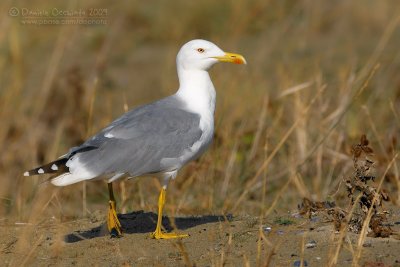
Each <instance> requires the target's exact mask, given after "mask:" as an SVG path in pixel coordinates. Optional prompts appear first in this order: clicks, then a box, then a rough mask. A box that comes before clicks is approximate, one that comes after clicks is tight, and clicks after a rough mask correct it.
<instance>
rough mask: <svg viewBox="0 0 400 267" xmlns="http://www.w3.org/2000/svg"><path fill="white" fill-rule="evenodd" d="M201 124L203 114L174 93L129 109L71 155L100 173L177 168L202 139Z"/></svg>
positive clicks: (96, 172)
mask: <svg viewBox="0 0 400 267" xmlns="http://www.w3.org/2000/svg"><path fill="white" fill-rule="evenodd" d="M199 124H200V116H199V115H198V114H195V113H191V112H188V111H186V110H184V109H183V103H182V102H181V101H180V100H179V99H176V98H175V97H173V96H172V97H168V98H164V99H162V100H160V101H157V102H154V103H152V104H149V105H145V106H142V107H139V108H136V109H134V110H131V111H129V112H127V113H126V114H124V115H123V116H122V117H120V118H119V119H117V120H115V121H114V122H112V123H111V124H110V125H109V126H108V127H106V128H105V129H103V130H102V131H100V132H99V133H98V134H96V135H95V136H93V137H92V138H90V139H89V140H87V141H86V142H85V143H84V144H82V145H81V146H79V147H76V148H73V149H72V150H71V151H70V153H69V155H68V156H69V157H79V163H80V164H82V167H84V168H85V169H87V170H88V171H90V172H92V173H95V174H97V175H103V174H113V173H129V174H130V175H131V176H139V175H142V174H148V173H158V172H162V171H168V170H174V169H176V168H177V167H179V164H180V162H179V157H181V156H182V154H183V153H184V152H185V150H187V149H190V147H191V146H192V145H193V144H194V143H195V142H196V141H198V140H199V139H200V137H201V135H202V131H201V129H200V128H199ZM163 159H168V160H163Z"/></svg>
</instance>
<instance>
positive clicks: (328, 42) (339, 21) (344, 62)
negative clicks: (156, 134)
mask: <svg viewBox="0 0 400 267" xmlns="http://www.w3.org/2000/svg"><path fill="white" fill-rule="evenodd" d="M54 9H56V10H57V11H56V10H54ZM79 10H81V11H85V14H82V13H79ZM60 11H66V12H64V13H62V12H61V13H60ZM399 11H400V4H399V2H398V1H396V0H392V1H390V0H387V1H386V0H385V1H383V0H382V1H367V0H362V1H361V0H359V1H357V0H355V1H346V0H342V1H309V0H302V1H289V0H287V1H283V0H282V1H261V0H250V1H244V0H243V1H242V0H239V1H237V0H235V1H233V0H232V1H211V0H205V1H184V0H174V1H129V2H127V1H118V2H115V3H113V4H111V1H85V3H82V2H78V1H70V2H68V3H67V2H65V1H44V0H37V1H29V2H25V3H22V2H21V1H3V2H2V3H1V7H0V12H1V14H2V16H1V19H0V181H1V185H2V186H1V187H0V204H1V205H0V218H1V220H11V221H40V220H46V218H50V217H52V218H56V219H57V220H59V221H68V220H73V219H75V218H80V217H85V216H88V215H90V214H92V213H93V212H95V211H98V210H100V211H102V212H106V209H107V201H108V196H107V190H106V184H105V182H103V181H96V182H86V183H80V184H76V185H72V186H68V187H64V188H55V187H53V186H52V185H51V184H49V183H46V182H45V181H46V177H44V178H43V177H24V176H23V175H22V174H23V172H24V171H26V170H28V169H31V168H33V167H36V166H37V165H39V164H42V163H46V162H48V161H51V160H53V159H54V158H56V157H59V156H61V155H63V154H65V153H66V152H67V151H68V149H69V148H70V147H72V146H76V145H79V144H80V143H81V142H82V141H83V140H85V139H86V138H87V137H89V136H91V135H92V134H94V133H95V132H97V131H98V130H100V129H101V128H102V127H104V126H105V125H107V124H108V123H109V122H111V121H112V120H113V119H114V118H116V117H118V116H120V115H121V114H122V113H123V112H125V111H126V110H128V109H131V108H134V107H136V106H138V105H142V104H145V103H149V102H151V101H154V100H156V99H159V98H161V97H164V96H168V95H170V94H173V93H174V92H175V91H176V89H177V88H178V81H177V76H176V69H175V56H176V53H177V52H178V50H179V49H180V47H181V46H182V45H183V44H184V43H185V42H187V41H189V40H191V39H195V38H202V39H207V40H210V41H212V42H214V43H216V44H217V45H218V46H220V47H221V48H222V49H223V50H225V51H230V52H237V53H240V54H243V55H244V56H245V57H246V59H247V61H248V65H247V66H233V65H228V64H219V65H217V66H215V67H214V68H213V69H212V70H211V77H212V79H213V82H214V85H215V87H216V89H217V110H216V123H215V124H216V133H215V138H214V142H213V144H212V146H211V147H210V149H209V150H208V151H207V152H206V153H205V154H204V156H202V157H201V158H200V159H199V160H197V161H195V162H192V163H191V164H189V165H188V166H187V167H185V168H184V169H182V171H181V172H180V174H179V175H178V177H177V179H176V180H175V181H174V182H172V183H171V185H170V187H169V193H168V196H167V198H168V199H167V203H166V207H165V213H166V214H167V215H170V216H172V215H174V214H181V215H200V214H228V213H232V214H234V215H238V214H252V215H262V216H264V215H268V214H269V213H270V212H272V211H273V210H280V211H284V212H285V211H287V210H293V209H296V207H297V204H298V203H300V202H301V199H302V198H303V197H308V198H311V199H314V200H325V199H331V200H332V199H336V200H339V201H340V199H341V198H346V195H343V196H342V195H340V194H335V192H337V191H338V188H340V186H341V181H342V180H343V179H345V178H346V177H348V176H349V175H351V174H352V172H353V162H352V158H351V146H352V145H353V144H355V143H357V142H358V140H359V138H360V136H361V135H362V134H366V135H367V137H368V139H369V140H370V142H371V147H372V148H374V150H375V158H376V159H375V161H376V165H375V166H376V173H377V174H376V175H377V177H378V178H379V179H380V178H381V176H382V174H383V172H384V170H385V169H386V167H387V165H388V163H389V162H390V161H391V160H392V158H393V157H394V155H395V154H396V153H398V151H399V144H398V138H399V133H400V131H399V129H400V74H399V73H400V49H399V44H400V28H399V23H400V19H399V18H400V17H399V14H400V12H399ZM46 12H48V13H49V14H50V15H49V16H46V15H45V13H46ZM53 12H58V13H57V14H56V16H53V15H54V14H53ZM71 12H72V13H71ZM74 12H75V13H74ZM89 20H90V21H91V22H90V23H91V25H87V24H88V23H89V22H88V21H89ZM49 21H51V22H49ZM54 21H59V23H60V24H57V25H49V23H53V24H54V23H56V22H54ZM62 21H63V22H62ZM74 21H75V22H74ZM61 23H68V24H67V25H62V24H61ZM76 23H80V25H74V24H76ZM132 153H134V151H132ZM399 163H400V162H399V160H398V159H397V160H396V162H395V164H394V165H393V167H392V168H391V169H390V170H389V172H388V174H387V175H386V176H385V177H384V179H385V182H384V185H383V186H384V187H385V188H386V189H387V190H388V192H389V194H390V196H391V201H392V202H393V203H394V204H395V205H398V204H399V203H400V202H399V201H400V195H399V187H400V180H399V171H398V168H399ZM115 188H116V196H117V199H118V208H119V210H120V212H122V213H126V212H130V211H135V210H146V211H153V212H156V211H157V199H158V192H159V189H160V183H159V181H158V180H157V179H155V178H151V177H148V178H141V179H133V180H129V181H125V182H119V183H117V184H116V186H115Z"/></svg>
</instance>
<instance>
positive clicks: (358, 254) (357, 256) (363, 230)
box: [352, 154, 398, 267]
mask: <svg viewBox="0 0 400 267" xmlns="http://www.w3.org/2000/svg"><path fill="white" fill-rule="evenodd" d="M397 156H398V154H396V155H395V156H394V157H393V158H392V160H391V161H390V163H389V164H388V166H387V168H386V170H385V172H384V173H383V175H382V177H381V179H380V181H379V185H378V187H377V190H376V191H377V192H378V193H379V192H380V190H381V187H382V183H383V181H384V180H385V176H386V174H387V173H388V171H389V170H390V168H391V167H392V165H393V164H394V162H395V160H396V158H397ZM377 196H378V195H377V194H375V195H374V198H373V199H372V203H371V207H370V208H369V209H368V213H367V216H366V217H365V220H364V223H363V226H362V228H361V233H360V236H359V238H358V242H357V248H356V253H355V257H353V264H352V266H353V267H357V266H358V261H359V260H360V258H361V253H362V248H363V246H362V245H363V244H364V240H365V237H366V236H367V230H368V227H369V223H370V221H371V218H372V211H373V210H374V206H375V202H376V201H377Z"/></svg>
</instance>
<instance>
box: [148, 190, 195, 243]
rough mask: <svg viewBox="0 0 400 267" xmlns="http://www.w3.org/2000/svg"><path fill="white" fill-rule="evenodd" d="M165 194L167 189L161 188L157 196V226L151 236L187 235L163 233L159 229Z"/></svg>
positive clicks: (171, 236)
mask: <svg viewBox="0 0 400 267" xmlns="http://www.w3.org/2000/svg"><path fill="white" fill-rule="evenodd" d="M166 194H167V190H166V189H165V188H163V189H161V192H160V197H159V198H158V218H157V226H156V230H155V231H154V233H151V234H150V237H151V238H155V239H171V238H183V237H188V236H189V235H187V234H177V233H163V232H162V231H161V227H162V226H161V223H162V212H163V208H164V204H165V195H166Z"/></svg>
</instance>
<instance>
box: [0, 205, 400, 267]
mask: <svg viewBox="0 0 400 267" xmlns="http://www.w3.org/2000/svg"><path fill="white" fill-rule="evenodd" d="M119 216H120V219H121V222H122V225H123V227H124V235H123V237H121V238H112V239H111V238H110V237H109V236H108V233H107V231H106V227H105V224H104V218H105V214H103V213H102V212H95V213H94V214H92V215H91V216H90V218H87V219H81V220H74V221H68V222H57V221H56V220H55V219H48V220H45V221H43V222H41V223H39V224H38V225H37V226H33V225H29V224H21V223H18V222H10V221H8V222H3V223H2V226H1V227H0V236H1V238H0V259H1V262H2V263H3V264H4V265H2V266H185V265H192V266H216V265H217V266H222V265H225V266H245V265H246V263H250V265H251V266H256V265H258V264H260V265H261V266H262V265H264V264H265V263H266V262H269V264H270V266H300V260H301V258H303V259H304V263H305V265H307V266H324V265H326V263H327V261H328V260H329V259H330V257H331V256H330V255H332V254H330V253H332V251H333V249H334V248H335V247H336V245H335V244H336V241H337V239H338V234H335V233H334V231H333V227H332V224H331V223H329V222H323V219H322V218H319V217H316V218H314V219H313V220H311V221H310V220H309V219H304V218H295V217H293V216H287V218H288V220H286V219H284V220H282V219H279V218H282V217H279V216H276V217H272V218H270V219H271V220H272V221H268V220H264V221H263V224H262V225H263V227H264V229H263V233H264V234H265V236H266V241H263V242H261V243H260V242H258V240H259V236H260V235H259V229H260V227H259V225H260V224H259V221H260V220H259V219H258V218H256V217H252V216H230V215H229V216H216V215H206V216H199V217H179V218H176V219H175V225H176V227H177V228H178V231H179V232H186V233H188V234H190V237H188V238H184V239H182V240H153V239H150V238H149V233H150V232H151V231H152V230H153V229H154V227H155V220H156V215H155V214H154V213H148V212H143V211H139V212H133V213H128V214H122V215H119ZM389 221H390V223H391V224H392V229H393V230H395V231H400V213H399V212H397V214H396V213H394V214H393V215H392V216H391V217H390V219H389ZM285 222H286V223H285ZM287 222H289V225H287ZM164 225H166V228H167V229H169V230H171V229H172V227H171V223H169V219H167V218H164ZM267 227H271V230H270V231H269V229H268V228H267ZM21 237H26V238H21ZM357 238H358V236H357V235H354V234H348V235H347V237H346V238H345V242H344V244H343V248H342V250H341V252H340V255H339V260H338V266H350V265H351V262H352V258H353V256H352V251H354V250H356V246H357ZM259 244H262V245H259ZM360 265H361V266H400V241H399V240H397V239H395V238H393V237H391V238H369V237H367V238H366V240H365V242H364V246H363V250H362V257H361V260H360Z"/></svg>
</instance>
